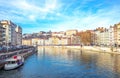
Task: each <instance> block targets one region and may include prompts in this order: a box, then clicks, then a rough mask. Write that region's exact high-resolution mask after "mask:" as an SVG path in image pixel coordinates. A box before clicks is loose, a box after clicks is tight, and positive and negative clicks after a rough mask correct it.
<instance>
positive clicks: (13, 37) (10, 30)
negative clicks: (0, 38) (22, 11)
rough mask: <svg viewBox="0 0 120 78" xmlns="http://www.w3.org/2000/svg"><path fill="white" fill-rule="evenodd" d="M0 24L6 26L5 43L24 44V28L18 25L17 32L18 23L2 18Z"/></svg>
mask: <svg viewBox="0 0 120 78" xmlns="http://www.w3.org/2000/svg"><path fill="white" fill-rule="evenodd" d="M0 24H1V25H2V27H3V28H5V44H6V45H17V44H19V45H20V44H22V42H21V41H22V36H21V34H22V28H20V27H18V31H17V32H16V29H17V25H16V24H14V23H13V22H11V21H8V20H1V21H0ZM19 28H20V29H19ZM19 31H20V32H19Z"/></svg>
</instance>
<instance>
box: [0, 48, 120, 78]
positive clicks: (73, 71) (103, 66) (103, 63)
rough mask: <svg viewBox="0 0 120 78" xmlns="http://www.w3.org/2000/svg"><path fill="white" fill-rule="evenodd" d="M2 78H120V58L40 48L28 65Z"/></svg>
mask: <svg viewBox="0 0 120 78" xmlns="http://www.w3.org/2000/svg"><path fill="white" fill-rule="evenodd" d="M0 78H120V55H113V54H108V53H98V52H92V51H81V50H74V49H65V48H59V47H46V48H44V47H39V48H38V53H36V54H34V55H32V56H29V57H28V58H27V59H26V61H25V64H24V65H23V66H21V67H20V68H18V69H15V70H11V71H4V70H0Z"/></svg>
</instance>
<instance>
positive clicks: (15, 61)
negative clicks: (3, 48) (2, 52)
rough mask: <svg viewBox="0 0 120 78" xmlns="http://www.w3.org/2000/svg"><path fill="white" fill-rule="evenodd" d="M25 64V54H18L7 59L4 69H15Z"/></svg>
mask: <svg viewBox="0 0 120 78" xmlns="http://www.w3.org/2000/svg"><path fill="white" fill-rule="evenodd" d="M23 64H24V58H23V56H19V55H16V56H13V57H12V58H9V59H7V60H5V65H4V69H5V70H12V69H15V68H17V67H20V66H21V65H23Z"/></svg>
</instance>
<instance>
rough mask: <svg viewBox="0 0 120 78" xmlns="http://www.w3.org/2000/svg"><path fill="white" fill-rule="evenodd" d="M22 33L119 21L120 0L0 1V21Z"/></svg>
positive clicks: (83, 27) (102, 24)
mask: <svg viewBox="0 0 120 78" xmlns="http://www.w3.org/2000/svg"><path fill="white" fill-rule="evenodd" d="M6 19H7V20H11V21H13V22H14V23H16V24H18V25H20V26H21V27H22V28H23V33H33V32H39V31H49V30H51V31H66V30H69V29H78V30H84V29H85V30H86V29H95V28H97V27H107V28H108V27H109V26H110V25H114V24H115V23H119V22H120V0H0V20H6Z"/></svg>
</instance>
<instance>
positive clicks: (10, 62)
mask: <svg viewBox="0 0 120 78" xmlns="http://www.w3.org/2000/svg"><path fill="white" fill-rule="evenodd" d="M14 63H16V61H8V62H7V64H14Z"/></svg>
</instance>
